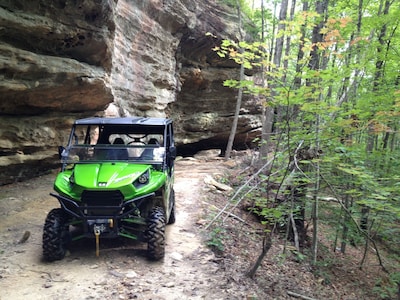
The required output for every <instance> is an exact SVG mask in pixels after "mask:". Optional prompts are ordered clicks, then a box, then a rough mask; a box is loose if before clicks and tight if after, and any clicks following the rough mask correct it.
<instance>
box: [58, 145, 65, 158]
mask: <svg viewBox="0 0 400 300" xmlns="http://www.w3.org/2000/svg"><path fill="white" fill-rule="evenodd" d="M64 151H65V148H64V147H63V146H58V157H59V158H60V159H62V154H63V152H64Z"/></svg>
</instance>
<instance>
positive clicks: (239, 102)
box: [225, 0, 244, 159]
mask: <svg viewBox="0 0 400 300" xmlns="http://www.w3.org/2000/svg"><path fill="white" fill-rule="evenodd" d="M236 5H237V13H238V18H239V33H240V40H243V34H242V11H241V9H240V4H239V0H236ZM239 52H240V53H243V50H242V49H239ZM243 79H244V64H243V62H242V64H241V65H240V75H239V80H240V81H243ZM242 96H243V88H241V87H240V88H239V90H238V96H237V99H236V108H235V116H234V117H233V122H232V127H231V132H230V134H229V139H228V144H227V146H226V150H225V159H229V158H230V157H231V152H232V149H233V143H234V141H235V135H236V130H237V124H238V121H239V114H240V107H241V105H242Z"/></svg>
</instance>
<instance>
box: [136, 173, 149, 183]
mask: <svg viewBox="0 0 400 300" xmlns="http://www.w3.org/2000/svg"><path fill="white" fill-rule="evenodd" d="M138 181H139V183H141V184H145V183H147V182H148V181H149V174H148V173H147V172H146V173H144V174H142V175H140V176H139V178H138Z"/></svg>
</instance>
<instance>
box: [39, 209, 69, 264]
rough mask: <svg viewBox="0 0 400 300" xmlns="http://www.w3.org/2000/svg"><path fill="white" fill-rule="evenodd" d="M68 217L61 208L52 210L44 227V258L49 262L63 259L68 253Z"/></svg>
mask: <svg viewBox="0 0 400 300" xmlns="http://www.w3.org/2000/svg"><path fill="white" fill-rule="evenodd" d="M67 221H68V217H67V215H66V213H65V212H64V211H63V210H62V209H61V208H55V209H52V210H51V211H50V212H49V214H48V215H47V217H46V221H45V223H44V227H43V241H42V248H43V257H44V259H45V260H47V261H55V260H60V259H63V258H64V256H65V253H66V251H67V249H66V246H67V242H68V236H69V230H68V225H67Z"/></svg>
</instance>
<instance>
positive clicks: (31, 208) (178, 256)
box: [0, 159, 247, 300]
mask: <svg viewBox="0 0 400 300" xmlns="http://www.w3.org/2000/svg"><path fill="white" fill-rule="evenodd" d="M223 171H224V170H223V167H222V163H221V161H218V160H215V161H213V162H209V163H207V164H204V163H203V162H200V161H198V160H194V159H183V160H180V161H177V163H176V168H175V193H176V201H177V203H176V223H175V224H173V225H170V226H168V227H167V245H166V257H165V259H164V260H163V261H160V262H150V261H148V260H147V259H146V257H145V252H146V251H145V250H146V245H144V244H140V243H136V242H134V241H127V240H118V241H115V240H108V241H101V243H100V257H98V258H97V257H96V256H95V245H94V242H93V241H91V240H85V241H80V242H77V243H75V244H73V246H72V248H71V251H70V253H69V255H68V256H67V257H66V258H65V259H63V260H61V261H56V262H53V263H47V262H43V261H42V257H41V254H42V250H41V239H42V227H43V223H44V220H45V217H46V215H47V213H48V211H49V210H51V209H52V208H54V207H58V206H59V204H58V202H57V200H56V199H55V198H53V197H51V196H49V192H50V191H52V184H53V180H54V177H55V173H53V174H50V175H46V176H43V177H40V178H36V179H33V180H30V181H27V182H24V183H16V184H13V185H9V186H5V187H1V188H0V212H1V213H0V214H1V219H0V299H1V300H8V299H13V300H18V299H243V298H245V297H246V294H247V292H246V291H244V290H243V289H239V288H238V287H235V286H234V285H232V282H231V280H230V279H229V278H230V276H229V274H225V273H224V271H223V270H222V268H221V265H220V264H218V260H217V259H216V258H215V256H214V254H213V253H212V252H211V251H210V250H209V249H208V248H207V247H205V246H204V243H203V242H202V241H201V235H200V229H199V226H198V225H197V224H196V222H198V221H199V220H200V219H201V218H202V216H201V214H202V205H203V204H202V203H203V200H204V199H205V197H206V191H205V190H204V181H203V180H204V177H205V176H206V175H207V174H211V175H212V174H213V173H218V172H219V173H223ZM26 231H29V232H30V237H29V239H28V240H27V241H26V242H24V243H18V241H19V240H20V239H21V237H22V236H23V235H24V233H25V232H26Z"/></svg>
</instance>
